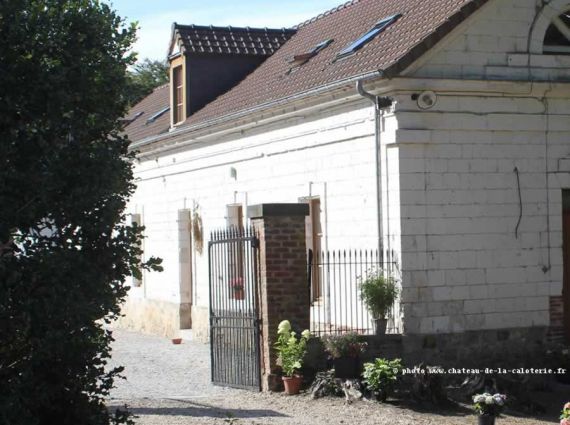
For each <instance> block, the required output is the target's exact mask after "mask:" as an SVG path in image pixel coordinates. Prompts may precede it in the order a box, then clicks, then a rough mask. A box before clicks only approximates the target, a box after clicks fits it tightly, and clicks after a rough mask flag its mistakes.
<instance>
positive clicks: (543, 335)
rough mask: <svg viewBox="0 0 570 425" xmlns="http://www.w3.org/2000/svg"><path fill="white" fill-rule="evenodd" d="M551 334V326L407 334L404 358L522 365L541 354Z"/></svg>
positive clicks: (468, 364) (456, 364)
mask: <svg viewBox="0 0 570 425" xmlns="http://www.w3.org/2000/svg"><path fill="white" fill-rule="evenodd" d="M548 334H549V328H548V327H533V328H512V329H497V330H482V331H469V332H464V333H457V334H434V335H403V336H402V358H403V359H404V360H405V361H406V363H408V364H419V363H422V362H423V363H425V364H431V365H442V366H446V367H473V368H481V367H505V368H507V367H520V366H522V365H526V363H527V362H528V361H533V360H532V359H540V358H541V356H542V355H543V354H544V352H545V351H546V349H547V348H546V347H547V345H548V344H549V339H548ZM528 366H532V365H528ZM535 366H537V367H538V366H540V365H535Z"/></svg>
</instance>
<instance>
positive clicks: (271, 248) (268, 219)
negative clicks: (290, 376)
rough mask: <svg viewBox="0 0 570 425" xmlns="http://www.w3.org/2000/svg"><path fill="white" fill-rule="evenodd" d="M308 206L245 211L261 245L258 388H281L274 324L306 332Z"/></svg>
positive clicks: (259, 207) (260, 207) (265, 206)
mask: <svg viewBox="0 0 570 425" xmlns="http://www.w3.org/2000/svg"><path fill="white" fill-rule="evenodd" d="M307 215H309V205H308V204H260V205H252V206H250V207H249V208H248V216H249V217H250V218H251V220H252V224H253V226H254V227H255V229H256V231H257V233H258V236H259V242H260V252H259V254H260V274H261V276H260V293H261V300H260V309H261V319H262V325H261V368H262V372H261V373H262V388H263V390H264V391H276V390H279V389H281V388H282V382H281V380H280V379H279V375H278V374H277V372H278V371H279V367H278V366H277V364H276V360H277V356H276V353H275V350H274V348H273V347H274V344H275V341H276V338H277V326H278V325H279V322H281V321H282V320H285V319H287V320H289V321H290V322H291V325H292V327H293V329H294V330H295V331H297V332H301V331H302V330H304V329H308V328H309V320H310V319H309V309H310V303H309V297H310V296H309V287H308V283H307V255H306V247H305V216H307Z"/></svg>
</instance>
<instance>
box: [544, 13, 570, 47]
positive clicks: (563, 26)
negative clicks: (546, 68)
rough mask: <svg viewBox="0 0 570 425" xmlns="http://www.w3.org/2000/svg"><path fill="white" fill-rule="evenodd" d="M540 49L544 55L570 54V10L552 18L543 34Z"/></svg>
mask: <svg viewBox="0 0 570 425" xmlns="http://www.w3.org/2000/svg"><path fill="white" fill-rule="evenodd" d="M542 51H543V53H544V54H546V55H549V54H550V55H570V10H569V11H566V12H564V13H562V14H561V15H558V16H555V17H554V18H553V19H552V21H551V23H550V25H549V26H548V28H547V30H546V34H545V35H544V42H543V47H542Z"/></svg>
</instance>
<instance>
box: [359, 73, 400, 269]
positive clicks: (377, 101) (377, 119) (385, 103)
mask: <svg viewBox="0 0 570 425" xmlns="http://www.w3.org/2000/svg"><path fill="white" fill-rule="evenodd" d="M363 84H364V80H358V81H357V82H356V91H357V92H358V94H359V95H360V96H362V97H364V98H366V99H368V100H370V102H372V104H373V105H374V145H375V152H376V206H377V209H378V214H377V220H376V226H377V230H378V253H379V255H381V258H382V261H386V260H387V256H386V255H385V253H384V230H383V226H382V207H383V200H382V181H381V179H382V160H381V146H382V139H381V133H382V117H381V114H382V110H383V109H384V108H388V107H390V106H391V105H392V99H391V98H389V97H381V96H375V95H373V94H372V93H369V92H367V91H366V90H364V87H363ZM388 236H389V235H388Z"/></svg>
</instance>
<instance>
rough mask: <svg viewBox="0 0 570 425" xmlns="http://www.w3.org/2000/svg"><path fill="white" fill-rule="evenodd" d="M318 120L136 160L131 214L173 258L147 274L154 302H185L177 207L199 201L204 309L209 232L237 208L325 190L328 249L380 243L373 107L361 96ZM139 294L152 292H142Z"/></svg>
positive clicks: (154, 250) (157, 249)
mask: <svg viewBox="0 0 570 425" xmlns="http://www.w3.org/2000/svg"><path fill="white" fill-rule="evenodd" d="M311 118H312V119H311V120H308V119H305V118H303V117H301V116H300V117H298V118H296V119H292V120H288V121H287V122H285V123H281V124H279V125H274V126H272V127H271V128H265V129H257V131H256V133H255V134H254V133H245V134H233V135H230V136H228V137H227V138H226V140H224V143H217V144H216V143H211V142H209V143H207V144H203V145H200V146H196V147H191V148H190V149H188V150H186V151H184V152H179V153H167V154H164V155H161V156H160V157H159V158H158V159H143V160H142V161H141V162H140V164H138V165H137V166H136V170H135V175H136V178H137V190H136V193H135V195H134V196H133V198H132V201H131V204H130V205H129V212H139V213H141V214H142V219H143V224H144V225H145V226H146V235H147V238H146V240H145V254H146V255H147V256H148V255H156V256H159V257H161V258H163V260H164V263H163V265H164V272H163V273H147V274H145V277H144V285H143V286H144V291H145V293H146V297H147V298H149V299H156V300H164V301H170V302H179V300H180V294H179V275H178V270H179V268H178V267H179V266H178V261H179V256H178V227H177V223H176V219H177V211H178V210H179V209H183V208H192V205H193V203H194V202H197V203H198V204H199V205H200V212H201V215H202V219H203V224H204V232H205V242H206V244H205V250H204V253H203V254H202V255H201V256H200V255H199V254H197V253H196V252H194V253H193V255H194V256H195V258H196V270H195V271H196V275H195V277H194V279H195V281H194V283H195V288H196V293H195V296H196V298H195V300H194V304H195V305H198V306H207V305H208V275H207V268H208V262H207V240H208V235H209V232H210V231H211V230H213V229H216V228H221V227H224V226H225V223H226V221H225V215H226V205H227V204H233V203H236V202H238V203H245V200H246V199H247V203H248V204H249V205H253V204H258V203H272V202H298V200H299V198H301V197H307V196H311V195H312V196H316V195H318V196H320V197H321V207H322V225H323V230H324V234H325V235H324V239H323V242H322V245H323V248H325V249H326V248H328V249H340V248H357V247H363V248H364V247H367V248H374V247H375V246H377V233H376V189H375V185H374V180H375V161H374V136H373V131H374V120H373V108H372V107H371V106H370V105H369V104H368V103H366V102H365V101H361V102H358V103H356V104H354V103H353V104H350V105H345V106H344V107H342V108H340V109H338V108H337V109H336V110H329V111H328V112H327V113H326V114H321V115H318V116H313V117H311ZM231 167H233V168H235V169H236V171H237V178H236V179H235V180H234V179H233V178H231V176H230V168H231ZM244 207H245V205H244ZM133 296H145V295H144V293H143V290H142V289H141V290H137V291H136V292H135V291H133Z"/></svg>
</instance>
